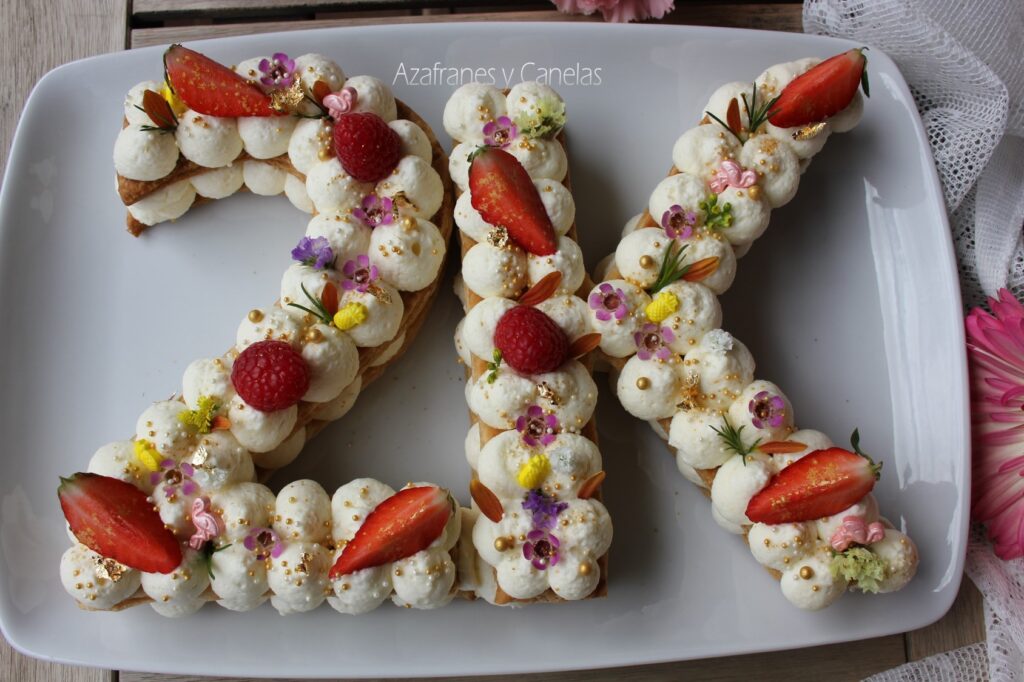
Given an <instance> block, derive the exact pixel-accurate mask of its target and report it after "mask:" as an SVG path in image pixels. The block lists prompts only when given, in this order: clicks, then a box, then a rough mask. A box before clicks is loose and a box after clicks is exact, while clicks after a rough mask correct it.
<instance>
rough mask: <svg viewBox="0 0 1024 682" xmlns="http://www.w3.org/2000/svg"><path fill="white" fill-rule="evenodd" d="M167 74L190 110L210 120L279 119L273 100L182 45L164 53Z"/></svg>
mask: <svg viewBox="0 0 1024 682" xmlns="http://www.w3.org/2000/svg"><path fill="white" fill-rule="evenodd" d="M164 71H165V72H166V73H167V81H168V82H169V83H170V84H171V87H172V88H174V92H175V94H176V95H178V97H180V98H181V99H182V101H183V102H185V104H187V105H188V107H189V109H191V110H192V111H195V112H196V113H200V114H207V115H209V116H232V117H237V116H280V115H282V112H279V111H274V109H272V108H271V106H270V97H268V96H267V94H266V93H264V92H263V91H262V90H260V89H259V87H257V86H256V85H253V84H252V83H250V82H249V81H247V80H245V79H244V78H242V77H241V76H240V75H238V74H237V73H235V72H234V71H232V70H231V69H229V68H228V67H226V66H224V65H223V64H218V63H217V62H215V61H213V60H212V59H210V58H209V57H207V56H205V55H201V54H199V53H198V52H196V51H195V50H190V49H188V48H187V47H183V46H181V45H171V46H170V47H169V48H167V51H166V52H164Z"/></svg>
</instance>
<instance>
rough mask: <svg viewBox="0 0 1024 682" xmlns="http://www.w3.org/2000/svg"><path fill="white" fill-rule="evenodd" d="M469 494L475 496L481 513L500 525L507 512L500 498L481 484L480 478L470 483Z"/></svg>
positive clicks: (474, 499)
mask: <svg viewBox="0 0 1024 682" xmlns="http://www.w3.org/2000/svg"><path fill="white" fill-rule="evenodd" d="M469 494H470V495H472V496H473V501H474V502H476V506H478V507H480V513H481V514H483V515H484V516H486V517H487V518H489V519H490V520H491V521H493V522H494V523H498V522H499V521H501V519H502V517H503V516H505V511H504V509H502V507H501V502H499V501H498V496H497V495H495V494H494V492H493V491H492V490H491V489H490V488H488V487H487V486H485V485H484V484H483V483H481V482H480V479H479V478H474V479H473V480H472V481H470V482H469Z"/></svg>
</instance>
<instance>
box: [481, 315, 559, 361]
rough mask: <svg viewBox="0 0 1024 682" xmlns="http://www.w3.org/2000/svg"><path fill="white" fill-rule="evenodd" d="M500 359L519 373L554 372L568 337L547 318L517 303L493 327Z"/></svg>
mask: <svg viewBox="0 0 1024 682" xmlns="http://www.w3.org/2000/svg"><path fill="white" fill-rule="evenodd" d="M494 345H495V346H497V347H498V350H500V351H501V359H502V360H504V361H505V362H507V363H508V364H509V366H510V367H512V369H514V370H516V371H517V372H520V373H522V374H543V373H545V372H553V371H555V370H556V369H558V368H559V367H561V366H562V363H563V362H565V357H566V355H567V354H568V352H569V339H568V338H567V337H566V336H565V332H563V331H562V328H561V327H559V326H558V325H557V324H555V321H554V320H552V319H551V318H550V317H548V316H547V315H545V314H544V313H542V312H541V311H539V310H537V309H536V308H531V307H529V306H524V305H519V306H516V307H515V308H512V309H511V310H509V311H508V312H507V313H505V314H504V315H502V316H501V319H500V320H498V326H497V328H496V329H495V330H494Z"/></svg>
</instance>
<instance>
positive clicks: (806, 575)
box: [800, 566, 814, 580]
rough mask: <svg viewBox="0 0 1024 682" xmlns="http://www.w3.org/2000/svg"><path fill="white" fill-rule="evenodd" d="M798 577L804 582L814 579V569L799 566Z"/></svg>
mask: <svg viewBox="0 0 1024 682" xmlns="http://www.w3.org/2000/svg"><path fill="white" fill-rule="evenodd" d="M800 577H801V578H803V579H804V580H810V579H811V578H813V577H814V569H813V568H811V567H810V566H801V567H800Z"/></svg>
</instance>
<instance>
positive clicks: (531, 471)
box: [516, 455, 551, 490]
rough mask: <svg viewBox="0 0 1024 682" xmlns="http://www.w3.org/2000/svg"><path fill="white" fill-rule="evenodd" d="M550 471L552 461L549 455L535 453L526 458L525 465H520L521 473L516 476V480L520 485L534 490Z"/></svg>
mask: <svg viewBox="0 0 1024 682" xmlns="http://www.w3.org/2000/svg"><path fill="white" fill-rule="evenodd" d="M550 473H551V462H550V461H549V460H548V457H547V455H534V456H533V457H531V458H530V459H528V460H526V463H525V464H523V466H521V467H519V474H518V475H517V476H516V480H517V481H518V482H519V485H521V486H523V487H524V488H526V489H527V490H533V489H534V488H539V487H540V486H541V484H542V483H544V479H545V478H547V477H548V474H550Z"/></svg>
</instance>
